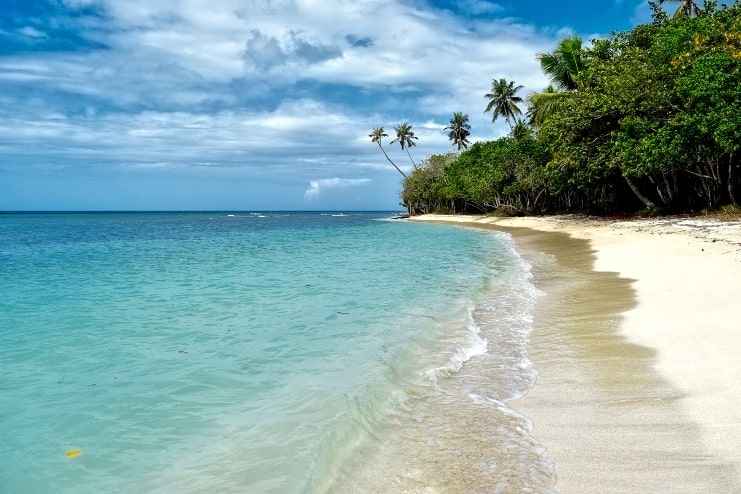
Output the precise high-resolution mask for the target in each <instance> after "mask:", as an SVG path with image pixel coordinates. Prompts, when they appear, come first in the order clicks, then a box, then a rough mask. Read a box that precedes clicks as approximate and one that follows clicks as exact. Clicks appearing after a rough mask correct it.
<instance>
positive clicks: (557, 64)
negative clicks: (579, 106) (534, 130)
mask: <svg viewBox="0 0 741 494" xmlns="http://www.w3.org/2000/svg"><path fill="white" fill-rule="evenodd" d="M536 58H537V60H538V61H539V62H540V68H541V70H542V71H543V73H544V74H545V75H546V76H547V77H548V78H549V79H550V80H551V84H549V85H548V87H547V88H546V89H545V90H544V91H543V92H541V93H535V92H533V93H530V94H529V95H528V96H527V102H528V106H529V109H528V112H527V114H528V117H529V119H530V123H531V124H532V125H535V126H539V125H542V124H543V122H544V121H545V120H546V119H547V118H548V116H549V115H552V114H553V112H554V111H555V109H556V108H558V106H559V105H561V104H563V102H564V101H565V100H566V99H568V98H571V97H573V95H574V93H576V92H578V91H579V90H580V89H582V87H583V86H582V78H581V75H582V73H583V72H584V71H585V70H586V68H587V63H586V61H585V59H584V50H583V49H582V40H581V38H580V37H579V36H567V37H565V38H563V39H562V40H561V41H559V43H558V45H556V49H555V50H553V51H552V52H550V53H538V54H537V55H536Z"/></svg>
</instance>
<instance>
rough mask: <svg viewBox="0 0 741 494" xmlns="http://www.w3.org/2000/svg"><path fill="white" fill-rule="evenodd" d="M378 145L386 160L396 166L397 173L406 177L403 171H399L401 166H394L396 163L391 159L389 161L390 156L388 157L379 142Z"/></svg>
mask: <svg viewBox="0 0 741 494" xmlns="http://www.w3.org/2000/svg"><path fill="white" fill-rule="evenodd" d="M378 147H379V148H381V151H382V152H383V155H384V156H385V157H386V159H387V160H388V162H389V163H391V164H392V165H393V166H394V168H396V171H397V172H399V173H401V175H402V176H403V177H404V178H407V174H406V173H404V172H403V171H401V168H399V167H398V166H396V163H394V162H393V161H391V158H389V155H388V154H386V150H385V149H383V146H381V143H380V142H379V143H378ZM412 163H414V162H412Z"/></svg>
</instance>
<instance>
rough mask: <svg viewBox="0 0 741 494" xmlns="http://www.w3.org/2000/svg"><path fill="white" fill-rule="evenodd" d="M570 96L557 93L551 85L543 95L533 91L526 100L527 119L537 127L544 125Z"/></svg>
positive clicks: (564, 93) (565, 93) (566, 93)
mask: <svg viewBox="0 0 741 494" xmlns="http://www.w3.org/2000/svg"><path fill="white" fill-rule="evenodd" d="M568 96H570V93H568V92H561V91H556V88H554V87H553V86H552V85H550V84H549V85H548V87H547V88H545V89H544V90H543V92H541V93H537V92H535V91H533V92H531V93H530V94H528V95H527V96H526V97H525V100H526V101H527V104H528V110H527V117H528V122H530V125H534V126H536V127H538V126H540V125H543V122H545V121H546V119H547V118H548V116H549V115H552V114H553V112H554V111H555V110H556V108H558V106H559V105H560V104H561V103H562V102H563V101H564V99H565V98H567V97H568Z"/></svg>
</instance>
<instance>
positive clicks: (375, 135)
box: [368, 127, 407, 178]
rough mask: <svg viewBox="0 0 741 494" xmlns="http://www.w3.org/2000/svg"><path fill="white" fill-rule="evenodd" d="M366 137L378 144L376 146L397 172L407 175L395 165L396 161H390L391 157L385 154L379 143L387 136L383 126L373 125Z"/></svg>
mask: <svg viewBox="0 0 741 494" xmlns="http://www.w3.org/2000/svg"><path fill="white" fill-rule="evenodd" d="M368 137H370V138H371V142H375V143H376V144H378V147H379V148H380V149H381V151H382V152H383V155H384V156H385V157H386V159H387V160H388V162H389V163H391V164H392V165H393V167H394V168H396V171H398V172H399V173H401V175H402V176H403V177H404V178H406V177H407V175H406V173H404V172H403V171H401V168H399V167H398V166H396V163H394V162H393V161H391V158H389V155H388V154H386V150H385V149H383V146H382V145H381V140H382V139H383V138H384V137H388V134H387V133H385V132H384V131H383V127H374V128H373V132H371V133H370V134H368Z"/></svg>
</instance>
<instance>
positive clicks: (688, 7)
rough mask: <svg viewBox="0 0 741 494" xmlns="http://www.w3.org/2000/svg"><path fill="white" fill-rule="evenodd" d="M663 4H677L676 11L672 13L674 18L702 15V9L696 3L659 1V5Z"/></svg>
mask: <svg viewBox="0 0 741 494" xmlns="http://www.w3.org/2000/svg"><path fill="white" fill-rule="evenodd" d="M665 2H670V3H678V4H679V7H677V11H676V12H674V17H675V18H677V17H682V16H687V17H692V15H693V14H694V15H700V14H701V13H702V9H701V8H700V6H699V5H697V2H695V1H693V0H659V5H662V4H664V3H665Z"/></svg>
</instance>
